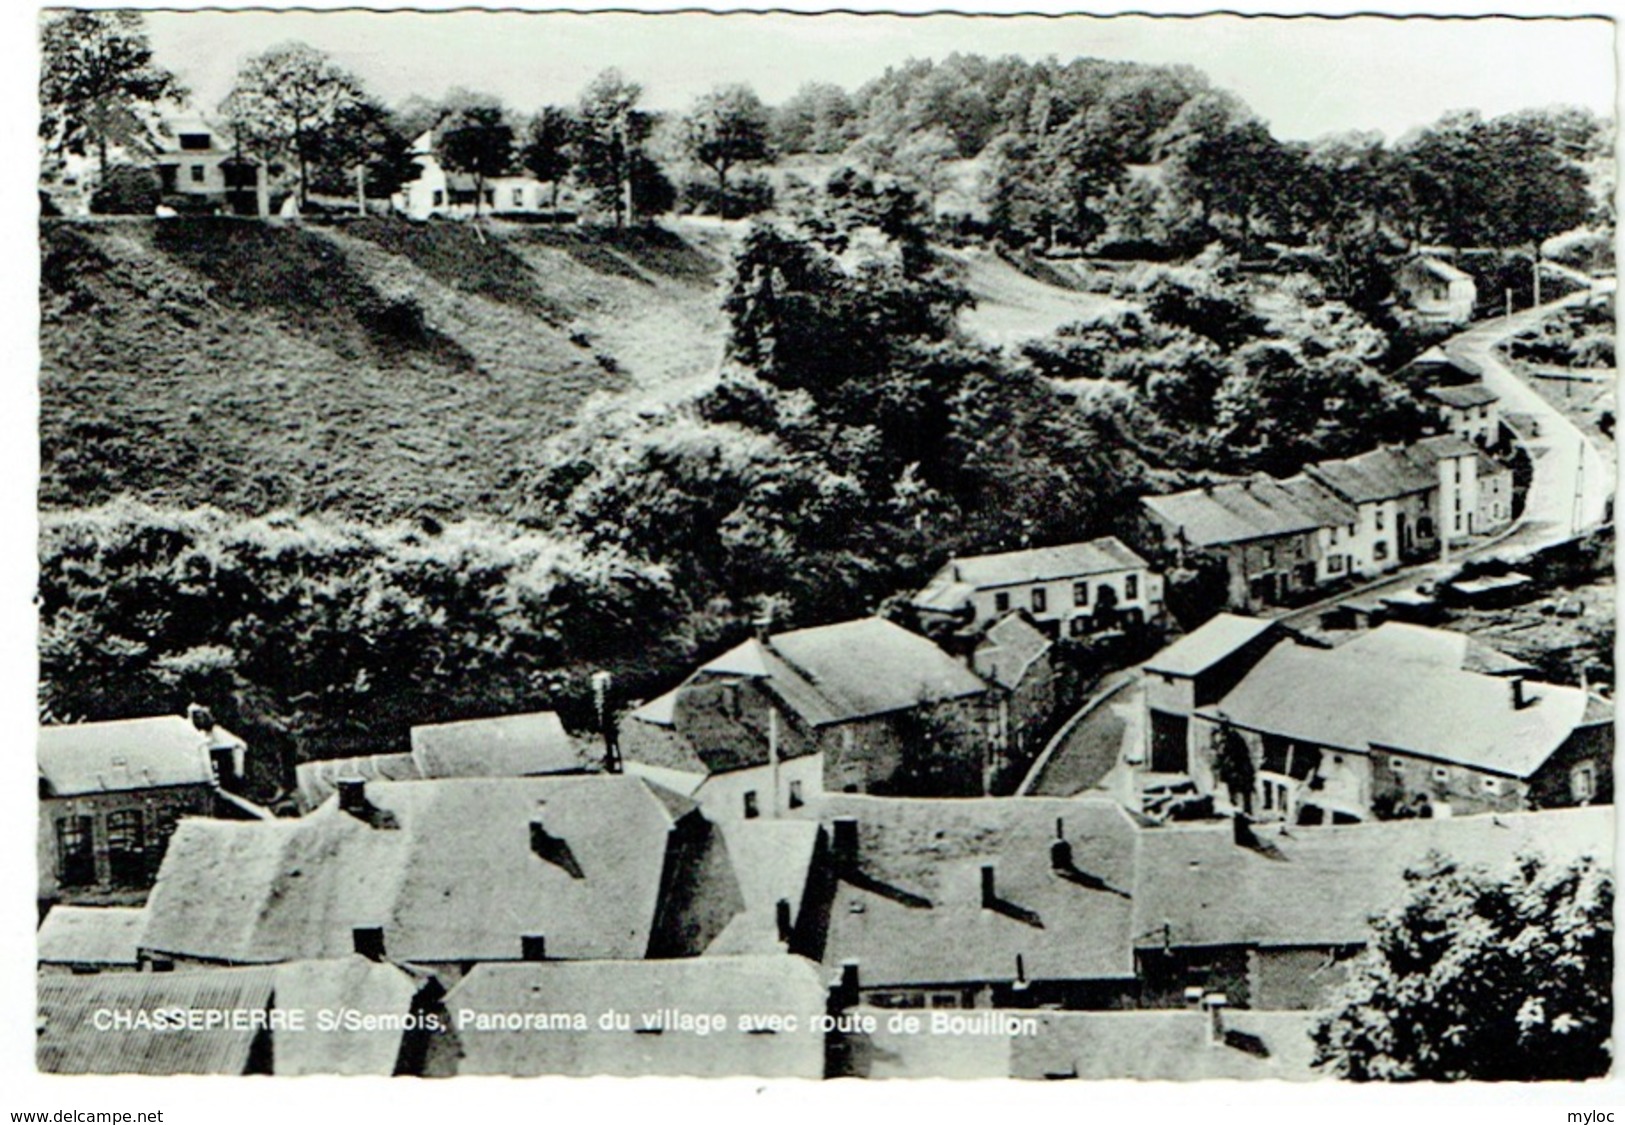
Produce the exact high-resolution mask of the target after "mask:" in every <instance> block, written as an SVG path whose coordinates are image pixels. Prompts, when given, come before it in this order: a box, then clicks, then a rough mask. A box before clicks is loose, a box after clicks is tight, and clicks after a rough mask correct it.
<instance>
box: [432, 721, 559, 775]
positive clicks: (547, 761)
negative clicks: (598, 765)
mask: <svg viewBox="0 0 1625 1125" xmlns="http://www.w3.org/2000/svg"><path fill="white" fill-rule="evenodd" d="M412 757H413V758H415V759H417V763H418V768H419V769H420V770H422V771H423V776H424V777H530V776H534V775H537V774H548V773H569V772H572V771H575V770H581V769H583V768H584V767H585V765H586V763H585V762H584V761H583V759H582V755H581V752H580V748H579V746H578V744H577V743H576V741H575V739H573V738H571V737H570V736H569V735H568V734H566V733H565V730H564V724H563V723H561V722H560V721H559V717H558V715H556V714H554V713H553V712H552V711H537V712H533V713H531V714H528V715H501V716H498V717H496V718H491V719H469V720H466V721H464V722H457V723H437V724H435V725H433V726H421V727H413V728H412Z"/></svg>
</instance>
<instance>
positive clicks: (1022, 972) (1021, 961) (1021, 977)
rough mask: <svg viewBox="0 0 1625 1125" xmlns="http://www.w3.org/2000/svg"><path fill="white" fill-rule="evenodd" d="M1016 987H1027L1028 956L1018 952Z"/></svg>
mask: <svg viewBox="0 0 1625 1125" xmlns="http://www.w3.org/2000/svg"><path fill="white" fill-rule="evenodd" d="M1016 987H1017V988H1026V987H1027V958H1025V957H1023V956H1022V955H1021V954H1019V953H1018V954H1016Z"/></svg>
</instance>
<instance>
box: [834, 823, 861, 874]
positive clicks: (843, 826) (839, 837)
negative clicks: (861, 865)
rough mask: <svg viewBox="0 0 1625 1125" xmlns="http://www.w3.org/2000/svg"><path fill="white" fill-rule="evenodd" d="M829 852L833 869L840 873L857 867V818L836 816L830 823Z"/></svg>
mask: <svg viewBox="0 0 1625 1125" xmlns="http://www.w3.org/2000/svg"><path fill="white" fill-rule="evenodd" d="M830 852H831V853H832V855H833V857H834V860H835V870H836V871H837V872H840V873H843V874H844V873H846V872H849V871H856V870H857V867H858V819H857V817H854V816H838V817H836V818H835V820H834V821H833V822H832V823H831V824H830Z"/></svg>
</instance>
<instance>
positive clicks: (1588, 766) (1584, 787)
mask: <svg viewBox="0 0 1625 1125" xmlns="http://www.w3.org/2000/svg"><path fill="white" fill-rule="evenodd" d="M1569 792H1570V793H1572V794H1573V795H1574V799H1575V800H1576V801H1578V802H1579V803H1580V804H1582V805H1583V804H1585V803H1586V802H1587V801H1589V800H1591V799H1592V798H1593V797H1595V796H1596V795H1597V767H1596V765H1595V764H1593V763H1592V762H1590V761H1585V762H1579V763H1576V764H1575V767H1574V768H1573V769H1572V770H1570V771H1569Z"/></svg>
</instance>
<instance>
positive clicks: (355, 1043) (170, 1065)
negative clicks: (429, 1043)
mask: <svg viewBox="0 0 1625 1125" xmlns="http://www.w3.org/2000/svg"><path fill="white" fill-rule="evenodd" d="M418 990H419V985H418V983H417V981H415V980H414V979H413V978H412V977H411V976H409V975H407V974H406V973H404V972H402V971H401V970H400V969H398V968H396V967H395V966H393V965H389V964H385V963H375V962H371V961H367V960H364V959H362V958H359V957H349V958H345V959H343V960H333V961H304V962H294V963H290V964H286V965H277V966H264V967H254V968H222V969H197V970H188V971H184V972H171V973H110V974H109V973H99V974H95V975H90V976H67V975H58V976H45V977H41V978H40V981H39V1016H38V1019H39V1028H40V1030H39V1035H38V1037H37V1044H36V1058H37V1061H38V1065H39V1069H40V1070H42V1071H46V1072H48V1073H55V1074H149V1075H171V1074H243V1073H245V1072H246V1070H247V1069H248V1066H249V1063H250V1053H251V1051H252V1048H253V1044H254V1039H255V1036H256V1031H255V1030H253V1029H251V1028H242V1029H238V1028H231V1027H221V1028H210V1029H198V1030H192V1029H189V1028H188V1029H179V1030H170V1031H165V1032H153V1031H146V1030H134V1031H127V1032H109V1031H103V1030H98V1029H97V1028H96V1027H95V1025H94V1024H93V1023H92V1022H91V1020H92V1017H93V1015H94V1014H95V1013H96V1011H98V1010H99V1009H113V1010H115V1011H116V1010H142V1011H149V1012H150V1011H153V1010H156V1009H172V1008H207V1009H226V1010H234V1011H247V1012H256V1011H267V1010H270V1009H272V1008H278V1009H283V1010H303V1011H304V1012H306V1013H307V1015H306V1027H307V1030H306V1031H303V1032H286V1033H273V1036H272V1038H273V1044H272V1050H271V1058H272V1060H273V1067H272V1070H273V1073H275V1074H278V1075H290V1076H291V1075H301V1074H375V1075H388V1074H392V1073H394V1070H395V1066H396V1061H397V1059H398V1057H399V1055H400V1046H401V1034H400V1032H398V1031H377V1030H374V1031H360V1030H356V1031H349V1030H344V1029H342V1028H341V1029H338V1030H334V1031H325V1032H324V1031H319V1030H316V1017H315V1013H316V1012H317V1011H318V1010H319V1009H323V1008H327V1009H332V1010H339V1009H343V1008H351V1009H354V1010H357V1011H360V1012H363V1013H367V1014H376V1015H380V1016H390V1015H395V1016H404V1015H405V1014H406V1013H407V1012H408V1011H409V1010H410V1009H411V1004H412V1000H413V998H414V997H415V996H416V995H417V992H418Z"/></svg>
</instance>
